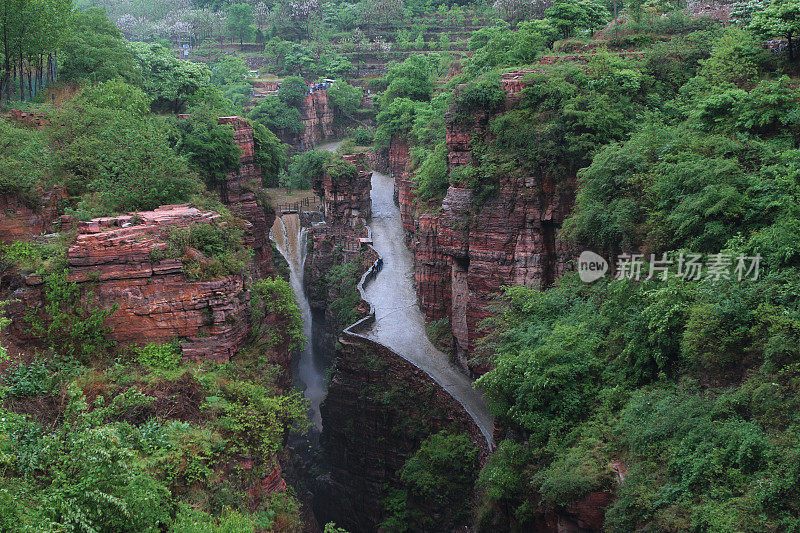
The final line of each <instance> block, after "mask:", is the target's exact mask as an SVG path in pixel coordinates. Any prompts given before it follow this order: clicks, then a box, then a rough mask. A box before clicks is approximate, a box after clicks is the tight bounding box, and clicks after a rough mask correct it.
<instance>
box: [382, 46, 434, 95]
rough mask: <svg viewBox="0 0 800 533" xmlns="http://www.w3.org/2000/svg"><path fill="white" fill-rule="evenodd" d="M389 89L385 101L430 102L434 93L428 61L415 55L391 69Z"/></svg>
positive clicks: (388, 78) (387, 76)
mask: <svg viewBox="0 0 800 533" xmlns="http://www.w3.org/2000/svg"><path fill="white" fill-rule="evenodd" d="M385 81H386V82H387V87H386V92H385V93H384V94H383V100H384V101H385V102H390V101H392V100H393V99H395V98H410V99H412V100H421V101H425V100H430V97H431V92H432V91H433V74H432V72H431V67H430V65H429V64H428V60H427V59H426V58H425V56H422V55H413V56H410V57H409V58H408V59H406V60H405V61H403V62H402V63H399V64H394V65H392V66H390V67H389V72H388V73H387V74H386V79H385Z"/></svg>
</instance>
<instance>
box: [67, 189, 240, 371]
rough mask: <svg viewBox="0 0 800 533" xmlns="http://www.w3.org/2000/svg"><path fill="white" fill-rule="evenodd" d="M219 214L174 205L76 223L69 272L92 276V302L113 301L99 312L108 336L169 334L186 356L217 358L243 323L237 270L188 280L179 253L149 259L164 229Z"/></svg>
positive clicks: (132, 339)
mask: <svg viewBox="0 0 800 533" xmlns="http://www.w3.org/2000/svg"><path fill="white" fill-rule="evenodd" d="M219 218H220V217H219V215H218V214H216V213H214V212H202V211H200V210H198V209H196V208H193V207H189V206H188V205H175V206H162V207H160V208H158V209H156V210H155V211H149V212H140V213H136V214H135V215H120V216H118V217H110V218H101V219H95V220H92V221H91V222H88V223H85V224H81V225H80V226H79V228H78V232H79V233H78V237H77V240H76V242H75V244H74V245H73V246H71V247H70V249H69V252H68V254H67V258H68V262H69V280H70V281H75V282H77V283H80V284H83V283H92V285H93V292H94V294H95V296H96V298H97V303H98V305H99V306H100V307H103V308H110V307H111V306H113V305H117V306H118V308H117V310H116V312H114V313H113V314H112V315H111V316H110V317H108V319H107V320H106V325H107V326H109V327H110V328H111V333H110V338H111V339H113V340H115V341H117V342H120V343H123V344H130V343H136V344H139V343H143V342H168V341H171V340H174V339H176V338H177V339H181V347H182V349H183V355H184V358H186V359H190V360H197V359H211V360H215V361H225V360H227V359H229V358H230V357H231V356H232V355H234V354H235V353H236V352H237V351H238V350H239V349H240V348H241V347H242V345H243V344H244V341H245V338H246V336H247V334H248V333H249V331H250V325H249V319H250V305H249V304H250V293H249V292H248V291H247V289H246V287H245V282H246V279H245V276H244V275H242V274H239V275H235V276H228V277H225V278H222V279H219V280H214V281H201V282H189V281H187V280H186V278H185V276H184V274H183V264H182V262H181V259H164V260H161V261H157V260H154V259H153V257H157V252H158V251H163V250H166V248H167V238H168V235H169V232H170V231H171V230H172V229H174V228H177V227H185V226H189V225H191V224H198V223H216V222H218V220H219ZM153 252H156V253H153Z"/></svg>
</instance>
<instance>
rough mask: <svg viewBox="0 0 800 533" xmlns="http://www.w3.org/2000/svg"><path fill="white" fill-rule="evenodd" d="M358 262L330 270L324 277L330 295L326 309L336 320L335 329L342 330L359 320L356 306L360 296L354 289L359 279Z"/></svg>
mask: <svg viewBox="0 0 800 533" xmlns="http://www.w3.org/2000/svg"><path fill="white" fill-rule="evenodd" d="M358 265H359V262H358V261H355V260H353V261H350V262H348V263H344V264H343V265H336V266H334V267H333V268H331V269H330V270H329V271H328V273H327V275H326V276H325V283H326V285H327V288H328V294H332V295H333V298H332V299H331V300H330V302H329V304H328V307H329V308H330V310H331V311H332V313H333V316H334V318H335V319H336V329H337V330H338V329H344V328H345V327H347V326H349V325H350V324H352V323H353V322H355V321H356V320H358V319H359V318H361V315H360V313H359V311H358V304H359V302H360V301H361V295H360V294H359V293H358V290H357V289H356V284H357V283H358V280H359V278H360V275H359V266H358Z"/></svg>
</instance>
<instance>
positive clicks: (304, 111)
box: [297, 91, 333, 151]
mask: <svg viewBox="0 0 800 533" xmlns="http://www.w3.org/2000/svg"><path fill="white" fill-rule="evenodd" d="M300 116H301V118H302V121H303V125H304V126H305V129H304V130H303V133H301V134H300V136H299V138H298V139H297V145H298V147H299V149H300V150H301V151H303V150H310V149H312V148H314V147H315V146H316V145H318V144H319V143H321V142H322V141H324V140H325V139H328V138H330V137H332V136H333V110H332V109H331V108H330V106H329V105H328V91H314V92H312V93H311V94H308V95H306V97H305V98H304V99H303V102H302V104H301V105H300Z"/></svg>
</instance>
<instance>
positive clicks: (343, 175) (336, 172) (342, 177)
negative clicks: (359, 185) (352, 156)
mask: <svg viewBox="0 0 800 533" xmlns="http://www.w3.org/2000/svg"><path fill="white" fill-rule="evenodd" d="M325 171H326V172H327V173H328V174H329V175H330V177H331V181H332V182H333V183H344V182H347V181H351V180H353V179H355V177H356V175H357V174H358V168H356V166H355V165H354V164H353V163H351V162H349V161H345V160H344V159H342V158H341V157H334V158H333V160H332V161H331V162H330V163H328V166H327V167H326V169H325Z"/></svg>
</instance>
